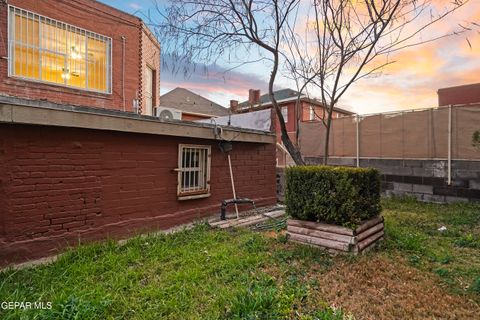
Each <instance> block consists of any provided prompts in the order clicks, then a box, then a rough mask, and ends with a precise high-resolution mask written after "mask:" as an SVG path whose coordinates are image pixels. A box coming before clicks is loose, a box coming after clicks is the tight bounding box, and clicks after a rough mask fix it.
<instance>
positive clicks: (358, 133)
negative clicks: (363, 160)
mask: <svg viewBox="0 0 480 320" xmlns="http://www.w3.org/2000/svg"><path fill="white" fill-rule="evenodd" d="M356 117H357V119H356V120H357V121H356V122H357V138H356V139H357V168H360V117H359V116H358V114H357V116H356Z"/></svg>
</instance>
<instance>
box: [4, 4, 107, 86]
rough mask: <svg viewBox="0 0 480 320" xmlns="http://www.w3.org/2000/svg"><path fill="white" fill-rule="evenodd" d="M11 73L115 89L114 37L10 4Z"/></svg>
mask: <svg viewBox="0 0 480 320" xmlns="http://www.w3.org/2000/svg"><path fill="white" fill-rule="evenodd" d="M8 43H9V62H10V63H9V75H10V76H12V77H18V78H23V79H28V80H33V81H39V82H45V83H51V84H56V85H62V86H67V87H72V88H78V89H83V90H89V91H96V92H102V93H111V72H112V71H111V69H112V68H111V47H112V40H111V38H109V37H106V36H102V35H100V34H97V33H93V32H90V31H87V30H84V29H81V28H77V27H75V26H72V25H70V24H67V23H64V22H61V21H58V20H54V19H50V18H47V17H45V16H41V15H38V14H36V13H32V12H30V11H27V10H24V9H20V8H17V7H13V6H9V42H8Z"/></svg>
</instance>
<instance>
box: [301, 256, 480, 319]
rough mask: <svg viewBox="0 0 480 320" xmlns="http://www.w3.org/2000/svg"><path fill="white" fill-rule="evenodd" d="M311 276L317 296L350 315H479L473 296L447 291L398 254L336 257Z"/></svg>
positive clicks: (456, 317) (428, 317)
mask: <svg viewBox="0 0 480 320" xmlns="http://www.w3.org/2000/svg"><path fill="white" fill-rule="evenodd" d="M316 278H317V280H318V282H319V285H320V289H319V291H320V292H318V296H317V298H318V299H319V300H321V301H327V302H328V303H329V304H330V305H335V306H337V307H342V308H343V309H344V310H346V311H347V312H349V313H352V314H353V315H354V317H355V318H356V319H473V318H475V317H476V316H478V314H480V307H479V305H478V304H476V303H475V302H474V301H471V300H469V299H468V298H467V297H462V296H456V295H451V294H449V293H447V292H446V291H445V290H444V289H443V288H442V287H441V285H440V281H439V280H438V279H436V278H435V276H434V275H427V274H423V273H422V272H421V271H419V270H417V269H414V268H412V267H410V266H408V265H407V264H406V262H405V261H404V260H403V259H401V258H397V259H395V260H394V259H391V258H388V257H382V256H377V257H375V256H372V255H368V256H363V257H360V258H359V259H358V261H355V262H348V261H345V260H343V261H338V262H337V263H335V264H334V266H333V267H332V269H331V270H329V271H328V272H327V273H324V274H321V275H318V276H316ZM314 296H315V294H314V295H312V296H311V297H310V298H311V299H312V300H315V297H314ZM309 300H310V299H309ZM308 304H315V301H309V302H308Z"/></svg>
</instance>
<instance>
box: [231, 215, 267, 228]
mask: <svg viewBox="0 0 480 320" xmlns="http://www.w3.org/2000/svg"><path fill="white" fill-rule="evenodd" d="M267 220H268V218H267V217H265V216H258V217H257V219H253V220H249V221H241V222H240V223H238V224H236V225H235V227H246V226H250V225H252V224H256V223H260V222H264V221H267Z"/></svg>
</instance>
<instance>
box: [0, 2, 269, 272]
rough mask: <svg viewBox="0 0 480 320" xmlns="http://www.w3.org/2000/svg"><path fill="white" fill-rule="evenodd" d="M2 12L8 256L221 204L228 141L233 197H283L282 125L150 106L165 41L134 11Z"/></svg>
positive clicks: (1, 135)
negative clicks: (175, 114)
mask: <svg viewBox="0 0 480 320" xmlns="http://www.w3.org/2000/svg"><path fill="white" fill-rule="evenodd" d="M0 17H1V19H0V35H1V36H0V266H5V265H8V264H10V263H16V262H21V261H25V260H30V259H35V258H40V257H44V256H49V255H52V254H54V253H57V252H60V251H61V250H62V249H63V248H65V247H67V246H72V245H77V244H78V243H79V241H81V242H86V241H94V240H101V239H107V238H114V239H118V238H127V237H130V236H133V235H136V234H138V233H141V232H148V231H155V230H159V229H166V228H170V227H173V226H176V225H178V224H182V223H187V222H191V221H193V220H195V219H198V218H203V217H206V216H210V215H212V214H216V213H219V211H220V204H221V201H222V200H224V199H231V198H232V197H233V196H232V185H231V180H230V175H229V174H230V171H229V163H228V160H227V156H226V154H225V153H223V152H222V151H221V150H220V148H219V143H220V142H221V141H223V140H226V141H230V142H231V145H232V151H230V153H229V154H230V155H231V165H232V168H233V172H234V174H236V176H235V189H236V192H237V195H238V197H247V198H251V199H252V200H254V201H255V203H256V205H257V206H265V205H273V204H275V203H276V187H275V166H274V165H275V135H274V133H273V132H270V131H259V130H247V129H241V128H234V127H231V126H220V127H221V129H220V132H221V134H220V135H219V134H218V132H219V126H217V125H213V124H209V123H194V122H187V121H169V120H160V119H158V118H157V117H152V116H151V115H153V114H154V110H155V107H158V106H159V105H160V102H159V98H160V96H159V85H160V84H159V72H160V46H159V44H158V42H157V41H156V40H155V39H154V37H153V36H152V34H151V33H150V31H149V30H148V29H147V28H146V27H145V24H144V23H143V22H142V21H141V20H140V19H139V18H137V17H135V16H132V15H129V14H126V13H123V12H121V11H119V10H116V9H114V8H111V7H109V6H107V5H104V4H101V3H99V2H96V1H93V0H68V1H67V0H8V5H7V4H5V1H0ZM138 111H141V112H138ZM138 113H141V114H138ZM240 172H241V174H239V173H240ZM252 181H255V184H254V185H252Z"/></svg>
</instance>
